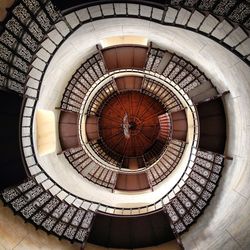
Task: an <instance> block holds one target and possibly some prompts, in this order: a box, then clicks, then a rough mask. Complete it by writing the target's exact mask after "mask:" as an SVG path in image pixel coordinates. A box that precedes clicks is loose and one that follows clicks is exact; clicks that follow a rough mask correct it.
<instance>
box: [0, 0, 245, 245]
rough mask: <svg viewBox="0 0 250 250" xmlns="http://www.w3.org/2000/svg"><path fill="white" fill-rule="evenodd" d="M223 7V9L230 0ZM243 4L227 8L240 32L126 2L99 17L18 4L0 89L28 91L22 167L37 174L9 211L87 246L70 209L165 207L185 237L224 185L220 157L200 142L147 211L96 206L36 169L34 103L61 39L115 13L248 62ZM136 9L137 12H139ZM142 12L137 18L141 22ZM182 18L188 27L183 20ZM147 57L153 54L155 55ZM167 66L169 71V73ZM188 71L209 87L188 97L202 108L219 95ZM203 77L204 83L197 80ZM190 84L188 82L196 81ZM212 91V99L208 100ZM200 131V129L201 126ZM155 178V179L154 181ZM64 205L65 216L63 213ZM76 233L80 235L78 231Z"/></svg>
mask: <svg viewBox="0 0 250 250" xmlns="http://www.w3.org/2000/svg"><path fill="white" fill-rule="evenodd" d="M185 2H186V1H185ZM222 2H223V3H226V1H222ZM240 4H241V5H240ZM240 4H239V5H238V3H237V4H235V5H234V6H233V5H232V6H233V7H232V8H231V7H229V9H230V8H231V9H230V10H231V20H236V21H239V22H241V25H240V26H238V25H235V23H231V22H230V21H228V19H225V18H224V17H223V15H224V14H221V17H219V18H217V17H216V16H214V14H211V13H209V12H210V11H211V10H209V11H208V12H206V13H204V12H202V11H199V10H195V11H191V10H189V9H185V8H183V7H180V8H172V7H169V8H167V9H166V10H161V9H160V8H155V7H152V6H146V5H143V4H134V5H133V4H130V3H126V4H123V5H117V4H113V5H112V8H111V9H109V8H105V7H107V5H105V4H100V5H98V6H99V7H98V8H100V10H106V11H100V13H101V14H99V12H96V11H95V9H94V8H87V9H82V10H78V11H76V12H72V13H71V14H68V15H66V16H65V17H63V16H61V15H60V14H59V12H58V11H55V9H54V6H53V5H52V4H51V2H50V1H44V2H43V3H42V4H41V2H40V1H39V2H38V1H36V0H33V1H27V0H22V1H20V2H17V3H15V5H13V6H12V8H10V9H9V14H8V16H7V18H6V19H5V20H4V22H3V23H1V26H4V29H3V30H2V31H1V35H0V57H1V61H0V64H1V67H0V69H1V75H0V85H1V89H5V90H6V89H7V90H13V91H15V92H18V93H20V94H23V93H25V95H26V98H24V105H23V119H22V124H21V127H20V129H21V139H22V146H23V152H24V158H25V162H24V163H25V165H27V168H28V169H29V171H30V173H31V175H33V176H34V179H33V180H32V181H33V182H34V183H35V184H34V186H32V187H29V188H28V189H26V188H25V187H24V188H23V187H21V186H22V185H20V186H18V187H14V188H12V189H11V188H10V189H8V190H5V191H3V193H2V199H3V200H5V202H6V203H7V204H8V205H9V206H11V207H13V209H14V210H15V211H16V212H18V214H20V215H21V216H22V217H23V218H24V219H25V218H26V219H27V218H28V221H30V222H31V223H32V224H34V225H36V224H37V225H40V224H41V223H43V222H45V221H46V223H44V224H41V225H42V227H41V228H45V229H46V230H47V231H48V232H50V233H55V234H56V235H57V236H59V237H62V235H64V236H65V237H66V238H67V239H70V240H76V241H80V242H83V241H85V239H86V238H85V237H86V233H87V232H86V231H87V230H86V229H87V228H85V227H82V226H80V227H79V225H80V223H79V224H77V226H76V225H74V224H72V222H73V219H72V218H73V217H71V219H69V221H71V222H69V221H67V220H66V219H65V220H63V216H64V215H63V214H65V215H66V214H68V213H69V214H71V212H72V210H74V211H76V210H75V209H77V208H79V207H81V208H80V209H78V210H77V211H79V210H80V211H83V212H79V213H84V214H86V211H88V210H90V212H89V213H90V214H91V216H92V215H93V211H96V210H97V209H98V210H99V211H102V212H104V213H109V214H120V215H133V214H134V215H136V214H144V213H148V212H151V211H155V210H160V209H162V207H166V208H167V211H168V214H169V216H170V218H171V220H172V222H173V225H174V227H175V229H176V231H177V232H183V231H185V230H186V229H187V228H188V227H189V225H190V224H191V223H193V222H194V221H196V219H197V217H198V215H199V214H201V213H202V211H203V210H204V208H205V206H206V205H207V204H208V203H209V200H210V199H211V197H212V195H213V193H214V191H215V188H216V185H217V184H218V181H219V175H220V172H221V169H222V166H223V159H224V157H223V155H221V154H217V153H214V152H206V151H202V150H198V151H197V153H196V150H197V144H198V141H197V139H196V141H195V143H194V147H193V149H194V150H193V151H192V154H191V155H190V161H189V164H188V166H187V168H186V171H185V173H184V174H183V176H182V177H181V179H180V180H179V182H178V183H177V184H176V185H175V187H174V188H173V190H172V191H171V192H169V193H167V194H166V195H165V196H164V197H162V199H160V200H159V201H157V202H155V203H154V204H151V205H148V206H144V207H137V208H130V209H125V208H117V207H111V206H107V205H105V204H98V203H95V202H91V201H86V200H83V199H81V198H79V197H76V196H73V195H72V194H70V193H68V192H67V191H66V190H64V189H63V188H62V187H60V186H59V185H58V184H56V183H55V182H54V181H53V180H52V179H51V178H50V177H49V176H48V175H47V174H46V173H45V172H44V170H43V169H42V167H41V166H40V165H39V164H38V162H37V160H36V157H35V153H34V152H35V151H34V144H33V128H32V124H33V119H34V117H33V115H34V110H35V107H36V103H37V99H38V98H39V91H40V87H41V82H42V79H43V75H44V72H45V71H46V68H47V66H48V64H49V62H50V60H51V58H52V57H53V55H54V53H55V51H56V50H57V49H58V48H59V46H60V45H61V44H62V43H63V41H65V40H66V38H67V37H68V36H69V35H70V34H72V32H73V31H74V30H76V29H77V28H78V27H80V26H81V25H82V24H84V23H88V22H91V21H93V20H97V19H102V18H110V17H111V16H113V14H115V13H116V17H124V18H126V17H127V18H130V17H133V18H135V17H136V18H143V19H147V20H150V21H153V22H158V23H162V24H164V25H173V26H177V27H181V28H185V29H188V30H192V31H194V32H198V33H200V34H203V35H205V36H207V37H209V38H211V39H213V40H215V41H216V42H219V43H221V44H222V45H223V46H224V47H225V48H227V49H229V50H231V51H232V52H233V53H235V54H236V55H237V56H238V57H239V58H241V59H242V60H244V61H245V62H246V63H247V64H249V60H250V56H249V46H248V44H249V34H248V30H245V29H244V27H243V26H242V24H243V23H244V25H245V26H246V27H249V26H248V24H249V13H248V7H249V5H248V4H247V3H245V2H241V3H240ZM134 7H136V8H135V9H136V10H135V9H134ZM137 7H138V11H137ZM208 9H209V8H208ZM222 9H223V8H222ZM226 10H228V8H226ZM242 10H243V11H242ZM229 12H230V11H229ZM185 13H187V14H188V18H186V17H185V15H184V14H185ZM137 14H140V15H138V16H137ZM226 14H228V13H226ZM226 14H225V15H226ZM182 18H183V21H181V20H182ZM223 27H224V28H225V29H224V31H223V32H224V33H223V32H221V29H222V28H223ZM246 31H247V32H246ZM222 34H223V35H222ZM236 37H237V39H236ZM150 54H153V52H152V53H150ZM159 58H161V53H159V51H158V52H157V58H155V59H153V61H152V65H154V64H155V65H157V64H158V59H159ZM156 59H157V60H156ZM165 59H166V58H165ZM165 59H164V60H165ZM175 60H176V59H175V58H174V57H173V59H171V62H172V63H173V64H171V66H169V67H170V70H171V72H170V71H169V72H168V71H166V72H168V73H166V74H168V75H169V77H170V75H171V74H172V75H171V77H173V79H177V76H178V75H179V74H178V73H179V72H180V71H181V70H177V69H176V71H175V70H174V71H173V68H176V65H178V67H179V64H178V63H177V64H176V61H175ZM162 61H163V59H162ZM166 61H167V59H166ZM174 63H175V64H174ZM182 63H183V62H181V61H180V66H181V69H182V70H184V69H186V66H185V65H184V63H183V65H182ZM148 65H150V64H148ZM159 65H160V63H159V64H158V66H157V67H156V66H154V67H155V68H159ZM162 65H163V62H162ZM169 65H170V63H169ZM165 66H166V65H165ZM98 67H99V66H98ZM148 67H151V66H148ZM169 67H168V66H167V67H166V69H167V68H169ZM171 67H172V68H171ZM152 69H153V70H152V71H154V68H153V67H152ZM164 70H165V69H164ZM96 71H97V69H96ZM187 71H188V72H193V73H194V74H193V75H194V76H195V80H197V81H201V82H203V83H204V86H205V85H206V88H205V89H200V90H198V87H197V88H194V89H193V90H194V91H192V90H190V92H189V95H190V97H191V98H192V100H193V101H194V102H199V101H201V100H204V99H206V98H208V97H211V96H213V95H214V93H212V92H213V90H211V91H207V90H208V89H212V88H213V87H212V85H210V83H209V81H208V80H207V79H206V78H204V77H202V74H199V73H197V75H195V72H197V71H195V69H192V70H188V69H187ZM188 72H187V74H188ZM183 74H184V73H183ZM180 76H181V74H180ZM199 77H201V78H200V79H199ZM192 80H193V79H192ZM192 80H191V81H190V82H192ZM173 81H174V80H173ZM190 82H188V83H187V82H186V83H185V84H186V85H185V84H184V86H183V87H186V86H188V85H189V83H190ZM195 87H196V86H195ZM187 89H188V88H187ZM202 90H203V92H204V93H205V96H204V95H203V93H202V95H200V91H202ZM184 91H185V90H184ZM187 92H188V91H187ZM207 92H209V93H210V94H209V96H207V95H206V93H207ZM211 93H212V94H211ZM75 108H78V107H75ZM75 111H76V110H75ZM196 126H198V125H197V124H196ZM197 133H198V132H197ZM157 171H158V170H157ZM156 178H158V177H157V176H156ZM156 180H157V179H156ZM32 181H31V182H32ZM32 185H33V184H32ZM47 199H48V200H47ZM49 200H50V201H51V203H53V204H54V201H55V200H57V201H55V203H56V204H57V205H55V206H56V208H58V210H55V209H56V208H55V207H54V205H52V206H51V207H53V208H52V210H47V211H48V212H46V210H44V208H45V206H46V205H45V204H47V202H48V204H49ZM52 200H53V202H52ZM33 202H35V203H33ZM70 204H74V205H75V207H74V206H72V208H71V205H70ZM79 204H81V205H79ZM59 207H60V209H59ZM65 207H66V210H64V212H61V211H63V209H65ZM67 208H68V209H67ZM70 208H71V209H70ZM83 208H85V209H83ZM36 211H39V213H37V214H36ZM53 211H57V212H56V213H55V214H54V215H53V214H52V213H51V212H53ZM70 211H71V212H70ZM72 213H73V212H72ZM76 213H77V212H76ZM71 215H72V214H71ZM33 216H36V217H33ZM44 216H45V217H44ZM29 218H31V220H29ZM32 218H33V219H32ZM84 218H85V217H84V215H83V217H82V218H81V219H83V220H84ZM35 220H36V221H37V223H36V222H35ZM78 222H79V221H78ZM67 223H68V224H67ZM70 223H71V224H70ZM65 225H66V226H65ZM78 229H79V231H77V230H78ZM77 235H78V236H77Z"/></svg>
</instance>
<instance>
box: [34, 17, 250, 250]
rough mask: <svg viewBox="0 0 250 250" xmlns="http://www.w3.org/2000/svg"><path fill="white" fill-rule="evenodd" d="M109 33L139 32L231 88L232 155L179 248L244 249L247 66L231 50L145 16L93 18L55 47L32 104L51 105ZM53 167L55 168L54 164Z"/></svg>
mask: <svg viewBox="0 0 250 250" xmlns="http://www.w3.org/2000/svg"><path fill="white" fill-rule="evenodd" d="M112 35H114V36H121V35H139V36H145V37H147V38H148V39H149V40H151V41H153V42H154V43H156V44H158V45H159V46H161V47H162V48H166V49H169V50H172V51H175V52H176V53H177V54H178V55H182V56H184V57H185V58H186V59H188V60H190V61H191V62H192V63H193V64H195V65H198V66H199V68H200V69H202V70H203V71H204V72H205V74H206V75H207V76H208V77H209V78H211V79H212V80H213V83H214V84H215V85H216V86H217V87H218V89H219V90H220V91H224V90H230V92H231V94H230V95H229V96H226V98H225V107H226V112H227V116H228V141H227V145H228V146H227V150H226V154H228V155H230V156H232V157H234V159H233V161H226V164H225V168H224V170H223V173H222V178H221V181H220V186H219V188H218V189H217V190H216V195H215V197H214V198H213V199H212V201H211V204H210V206H209V207H208V208H207V209H206V210H205V213H204V215H202V216H201V217H200V218H199V219H198V222H197V224H195V225H193V226H191V228H190V230H189V232H187V233H185V234H184V235H183V237H182V238H183V242H184V246H185V248H186V249H192V250H194V249H199V250H203V249H214V250H215V249H218V250H219V249H225V250H226V249H227V250H231V249H249V248H250V221H249V216H250V201H249V197H250V188H249V184H248V183H249V179H250V166H249V165H250V164H249V155H250V143H249V139H250V138H249V137H250V135H249V129H250V112H249V110H250V109H249V107H250V98H249V96H250V70H249V67H248V66H247V65H246V64H245V63H243V62H242V61H240V59H238V58H237V57H236V56H234V55H233V54H232V53H231V52H229V51H228V50H225V49H224V48H223V47H222V46H220V45H219V44H217V43H215V42H213V41H212V40H209V39H208V38H206V37H203V36H201V35H199V34H196V33H192V32H190V31H186V30H183V29H178V28H175V27H166V26H162V25H160V24H155V23H151V22H149V21H142V20H137V19H115V20H114V19H107V20H101V21H96V22H93V23H90V24H87V25H84V26H82V27H81V28H80V29H79V30H78V31H77V32H75V34H73V35H72V36H71V37H70V38H69V40H68V41H67V42H66V43H65V44H64V45H63V46H62V47H61V48H60V50H59V51H58V54H57V55H56V56H55V58H54V59H53V60H52V62H51V66H50V67H49V68H48V71H47V73H46V77H45V79H44V87H43V91H42V93H41V99H40V102H39V105H38V107H39V108H44V109H49V110H53V109H54V107H55V106H57V105H58V104H59V101H60V99H61V96H62V93H63V91H64V87H65V86H66V84H67V81H68V80H69V79H70V77H71V75H72V74H73V73H74V71H75V69H76V68H77V67H78V66H79V65H80V62H82V61H83V59H84V58H86V53H87V52H88V51H90V50H93V48H94V45H95V44H97V43H98V42H99V40H100V39H102V38H104V37H108V36H112ZM51 75H53V78H52V77H51ZM52 79H53V80H52ZM55 94H56V96H55ZM54 168H55V169H54V170H56V166H54Z"/></svg>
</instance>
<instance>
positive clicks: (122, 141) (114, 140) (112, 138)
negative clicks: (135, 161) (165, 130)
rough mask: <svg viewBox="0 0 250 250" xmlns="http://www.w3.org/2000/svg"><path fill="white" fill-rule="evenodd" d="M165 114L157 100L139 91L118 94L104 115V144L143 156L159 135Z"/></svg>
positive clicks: (129, 154) (101, 125) (101, 127)
mask: <svg viewBox="0 0 250 250" xmlns="http://www.w3.org/2000/svg"><path fill="white" fill-rule="evenodd" d="M164 113H165V109H164V108H163V106H162V105H161V104H160V103H159V102H158V101H157V100H155V99H154V98H152V97H149V96H147V95H145V94H141V93H140V92H138V91H128V92H125V93H121V94H118V95H115V96H114V97H112V98H111V99H110V100H109V101H108V102H107V103H106V104H105V105H104V107H103V109H102V112H101V114H100V121H99V130H100V136H101V138H102V140H103V143H104V145H106V146H107V147H109V148H110V150H111V151H114V152H116V153H117V154H119V155H121V156H122V157H125V158H126V157H137V156H138V157H140V156H143V155H144V153H145V152H146V151H148V150H150V148H151V147H152V146H153V145H154V143H155V141H156V139H157V138H158V136H159V133H160V122H159V118H158V116H160V115H162V114H164Z"/></svg>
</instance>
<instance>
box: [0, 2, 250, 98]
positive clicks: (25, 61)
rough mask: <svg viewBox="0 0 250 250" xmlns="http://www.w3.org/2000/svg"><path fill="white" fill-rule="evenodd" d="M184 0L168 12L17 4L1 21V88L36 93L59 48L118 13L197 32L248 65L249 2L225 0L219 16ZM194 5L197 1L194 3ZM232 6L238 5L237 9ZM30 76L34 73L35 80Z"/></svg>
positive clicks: (104, 6)
mask: <svg viewBox="0 0 250 250" xmlns="http://www.w3.org/2000/svg"><path fill="white" fill-rule="evenodd" d="M184 2H185V3H184V5H183V7H178V4H179V3H178V4H177V3H175V7H170V6H169V7H168V8H167V9H165V10H163V9H160V8H156V7H153V6H148V5H144V4H131V3H124V4H113V5H112V4H111V5H109V4H100V5H98V6H99V7H98V8H100V10H102V9H103V10H104V11H98V12H97V11H95V8H85V9H82V10H80V9H79V10H77V11H75V12H72V13H70V14H68V15H66V16H65V17H64V16H61V14H60V13H59V12H58V11H55V8H54V6H53V4H52V3H51V1H50V0H48V1H45V2H44V3H43V4H41V3H40V2H38V1H36V0H33V1H27V0H22V1H20V3H19V2H16V3H14V4H13V6H12V7H11V8H9V9H8V15H7V17H6V18H5V19H4V21H3V22H1V26H2V27H3V30H2V31H1V35H0V49H1V53H0V55H1V56H0V57H1V61H0V62H1V78H0V86H1V88H2V89H9V90H11V89H12V90H13V91H16V92H19V93H24V92H25V83H26V82H27V83H28V84H27V85H28V86H29V89H28V92H27V94H29V95H32V96H36V93H34V92H35V89H32V88H33V87H32V86H33V85H35V86H36V84H39V81H40V79H41V78H40V77H39V78H38V79H37V78H35V79H33V78H32V75H33V74H34V73H39V72H41V74H42V72H43V71H44V69H45V68H46V65H47V63H48V61H49V59H50V56H53V54H54V52H55V50H56V48H58V46H60V45H61V44H62V43H63V41H64V40H65V39H66V38H67V37H68V36H69V35H70V34H71V33H72V32H73V31H74V30H76V29H77V28H79V27H80V26H81V25H82V24H84V23H87V22H91V21H94V20H98V19H103V18H110V17H114V15H115V17H123V18H124V17H127V18H129V17H132V18H142V19H146V20H150V21H153V22H157V23H161V24H163V25H173V26H177V27H181V28H184V29H188V30H192V31H194V32H198V33H200V34H202V35H205V36H207V37H209V38H211V39H213V40H214V41H216V42H218V43H220V44H222V45H223V46H224V47H225V48H227V49H229V50H230V51H232V52H233V53H234V54H236V55H237V56H238V57H239V58H241V59H242V60H244V61H245V62H246V63H247V64H248V65H249V60H250V51H249V42H250V38H249V24H250V18H249V13H248V12H249V3H247V2H240V3H235V4H234V5H232V6H231V7H229V6H230V3H228V2H229V1H227V0H225V1H222V2H223V3H221V4H216V6H217V5H218V8H217V9H218V10H217V11H218V13H221V15H220V16H218V17H217V16H215V15H214V14H213V13H212V12H211V10H213V8H209V7H208V8H206V11H205V12H204V13H203V12H202V11H200V10H198V9H193V10H191V9H189V8H188V6H189V4H190V3H188V2H187V1H184ZM186 2H187V3H186ZM209 2H211V3H210V4H213V3H212V1H208V3H207V4H206V5H208V4H209ZM151 4H154V3H151ZM201 6H203V5H201ZM204 6H205V4H204ZM223 6H224V7H223ZM225 6H226V8H225ZM78 7H79V6H78ZM189 7H192V8H193V7H197V5H196V4H195V3H194V4H191V6H189ZM186 8H187V9H186ZM230 8H233V12H232V13H231V11H230ZM135 9H136V10H135ZM219 9H220V11H219ZM225 10H227V11H228V13H230V14H231V15H232V16H231V17H232V20H234V21H236V23H232V22H231V21H230V20H228V19H227V14H228V13H227V11H225ZM22 13H24V16H22ZM185 14H188V15H185ZM224 15H225V16H224ZM244 20H245V22H243V21H244ZM237 22H239V23H240V24H241V25H240V26H239V25H238V24H237ZM35 54H37V55H36V56H35ZM30 65H32V66H30ZM32 68H33V70H32ZM37 71H38V72H37ZM26 75H29V78H30V79H28V78H27V77H26Z"/></svg>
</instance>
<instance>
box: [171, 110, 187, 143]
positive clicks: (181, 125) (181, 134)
mask: <svg viewBox="0 0 250 250" xmlns="http://www.w3.org/2000/svg"><path fill="white" fill-rule="evenodd" d="M171 116H172V122H173V135H172V137H173V139H177V140H182V141H186V137H187V129H188V126H187V116H186V112H185V110H181V111H177V112H173V113H171Z"/></svg>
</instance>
